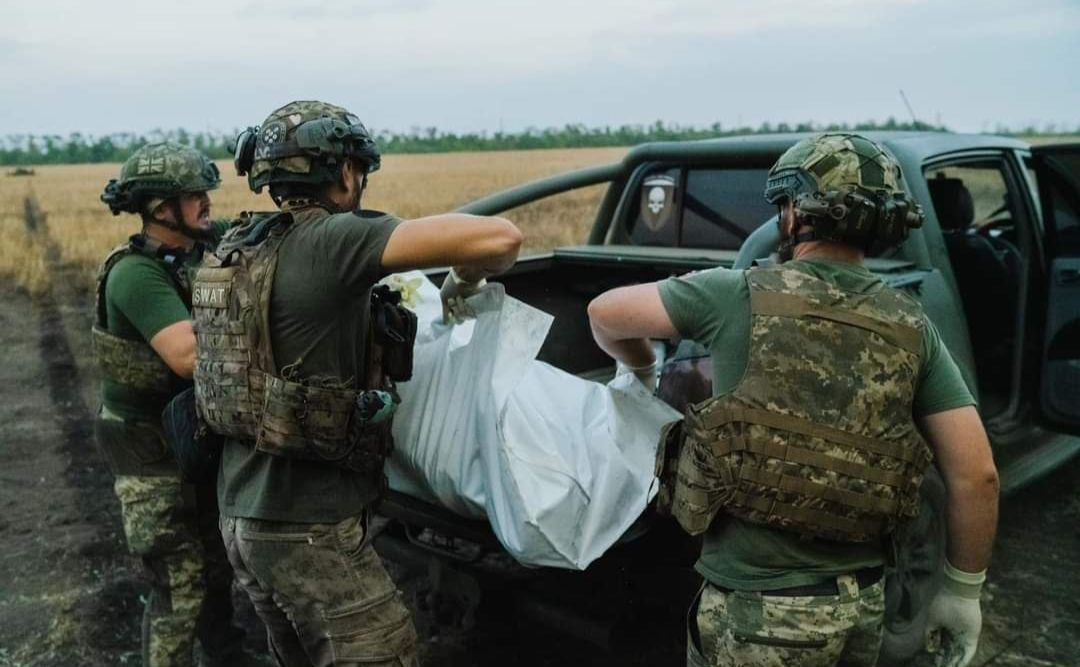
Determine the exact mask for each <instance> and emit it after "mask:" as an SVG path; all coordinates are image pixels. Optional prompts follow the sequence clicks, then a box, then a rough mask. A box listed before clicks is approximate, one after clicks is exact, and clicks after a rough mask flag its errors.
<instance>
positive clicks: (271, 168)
mask: <svg viewBox="0 0 1080 667" xmlns="http://www.w3.org/2000/svg"><path fill="white" fill-rule="evenodd" d="M349 158H353V159H356V160H359V161H360V163H361V164H362V165H363V167H364V170H365V172H366V173H370V172H373V171H375V170H377V169H378V168H379V165H380V156H379V150H378V148H377V147H376V145H375V141H374V139H372V137H371V134H370V133H369V132H368V131H367V128H365V127H364V125H363V124H362V123H361V122H360V119H359V118H357V117H356V116H355V115H353V114H352V113H349V111H348V110H346V109H344V108H343V107H339V106H335V105H333V104H328V103H326V102H319V101H315V100H307V101H296V102H290V103H289V104H286V105H285V106H283V107H281V108H280V109H277V110H275V111H274V112H273V113H271V114H270V115H269V116H268V117H267V118H266V120H265V121H263V124H262V125H261V126H260V127H253V128H248V129H247V130H246V131H245V132H243V133H241V135H240V136H239V137H238V138H237V144H236V169H237V173H238V174H240V175H244V174H245V173H246V174H247V177H248V185H249V186H250V187H251V189H252V190H254V191H255V192H259V191H261V190H262V188H263V187H264V186H266V185H269V184H272V183H305V184H312V185H321V184H324V183H330V182H333V181H335V180H336V179H337V178H338V174H339V169H340V165H341V164H342V162H343V160H345V159H349Z"/></svg>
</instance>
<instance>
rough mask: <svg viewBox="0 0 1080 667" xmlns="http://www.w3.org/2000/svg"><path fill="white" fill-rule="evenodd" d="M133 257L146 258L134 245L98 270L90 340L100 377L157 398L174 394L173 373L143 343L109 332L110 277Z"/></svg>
mask: <svg viewBox="0 0 1080 667" xmlns="http://www.w3.org/2000/svg"><path fill="white" fill-rule="evenodd" d="M133 254H145V253H143V252H142V251H141V250H139V249H136V248H133V247H132V244H131V243H125V244H124V245H122V246H117V247H116V248H113V249H112V251H111V252H110V253H109V255H108V256H107V257H106V258H105V261H104V262H103V263H102V264H101V268H100V269H98V274H97V285H96V289H95V303H94V324H93V326H91V328H90V339H91V342H92V344H93V348H94V356H95V357H96V358H97V362H98V367H99V368H100V369H101V374H102V375H103V376H104V377H106V378H108V379H109V380H112V381H113V382H116V383H117V384H120V385H124V386H127V387H131V388H132V389H138V390H142V391H151V392H154V393H157V394H168V393H169V392H170V391H171V390H172V371H170V370H169V367H168V366H167V365H166V364H165V362H164V361H162V359H161V357H159V356H158V354H157V352H155V351H154V348H152V347H150V344H149V343H148V342H146V341H144V340H142V339H139V340H135V339H129V338H122V337H120V336H117V335H116V334H113V333H110V332H109V330H108V320H109V317H108V306H107V305H106V301H105V287H106V283H107V282H108V279H109V273H110V272H111V271H112V270H113V267H115V266H116V265H117V264H118V263H119V262H120V260H122V259H123V258H125V257H127V256H128V255H133Z"/></svg>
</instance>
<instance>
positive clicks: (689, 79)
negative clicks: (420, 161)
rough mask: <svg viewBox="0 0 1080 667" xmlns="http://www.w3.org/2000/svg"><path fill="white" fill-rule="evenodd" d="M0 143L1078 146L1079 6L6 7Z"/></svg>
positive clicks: (985, 1) (275, 1)
mask: <svg viewBox="0 0 1080 667" xmlns="http://www.w3.org/2000/svg"><path fill="white" fill-rule="evenodd" d="M5 5H6V6H5V7H4V18H3V19H2V21H0V93H2V97H3V100H4V102H3V104H0V135H10V134H17V133H35V134H43V133H59V134H67V133H69V132H73V131H80V132H84V133H90V134H102V133H108V132H119V131H135V132H145V131H147V130H150V129H153V128H158V127H160V128H177V127H185V128H188V129H190V130H216V131H227V130H232V129H234V128H238V127H243V126H246V125H254V124H258V123H259V122H261V121H262V119H263V118H264V117H265V116H266V115H267V114H268V113H269V112H270V111H271V110H272V109H273V108H275V107H277V106H280V105H281V104H284V103H285V102H288V101H290V100H293V99H311V98H315V99H324V100H326V101H329V102H334V103H336V104H341V105H343V106H346V107H348V108H349V109H350V110H352V111H353V112H354V113H356V114H357V115H358V116H360V117H361V119H362V120H363V121H364V122H365V123H366V124H367V125H368V126H369V128H371V129H374V130H394V131H407V130H409V129H411V128H414V127H429V126H436V127H439V128H440V129H444V130H450V131H456V132H461V131H480V130H487V131H495V130H498V129H500V128H501V129H505V130H507V131H518V130H521V129H524V128H526V127H529V126H534V127H548V126H559V125H563V124H566V123H584V124H586V125H591V126H592V125H605V124H611V125H619V124H625V123H651V122H652V121H655V120H658V119H660V120H663V121H665V122H672V123H680V124H690V125H708V124H711V123H714V122H720V123H722V124H724V125H726V126H733V125H736V124H750V125H757V124H759V123H761V122H762V121H770V122H772V123H777V122H790V123H794V122H800V121H807V120H808V121H815V122H819V123H827V122H841V121H848V122H854V121H860V120H866V119H876V120H884V119H885V118H887V117H888V116H895V117H897V118H898V119H908V118H910V116H909V114H908V112H907V111H906V109H905V107H904V105H903V101H902V100H901V98H900V94H899V90H900V89H903V90H904V92H905V93H906V94H907V97H908V99H909V101H910V102H911V105H912V107H913V108H914V110H915V112H916V114H917V115H918V117H919V118H920V119H921V120H926V121H929V122H938V121H940V122H942V123H944V124H946V125H948V126H949V127H951V128H953V129H956V130H961V131H980V130H993V128H994V127H995V126H996V125H997V124H998V123H1003V124H1005V125H1008V126H1012V127H1019V126H1023V125H1027V124H1029V123H1036V124H1038V125H1039V126H1042V125H1045V124H1047V123H1056V124H1058V125H1065V126H1068V127H1069V128H1071V129H1074V128H1076V127H1077V126H1078V125H1080V74H1078V66H1080V0H1028V1H1026V2H1004V1H1001V0H938V1H929V0H745V1H744V0H738V1H728V0H671V1H665V0H623V1H614V0H604V1H599V0H502V1H500V2H495V1H491V0H353V1H351V2H350V1H348V0H334V1H330V0H310V1H307V2H302V1H287V0H236V1H230V0H183V1H181V2H175V1H174V2H159V1H154V0H143V1H142V2H127V1H119V0H95V1H93V2H89V1H87V0H34V1H30V0H21V1H17V2H16V1H15V0H9V2H8V3H5Z"/></svg>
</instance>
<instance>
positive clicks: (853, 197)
mask: <svg viewBox="0 0 1080 667" xmlns="http://www.w3.org/2000/svg"><path fill="white" fill-rule="evenodd" d="M901 178H902V175H901V171H900V165H899V163H898V162H897V161H896V159H895V158H894V157H892V156H891V155H890V154H889V153H888V152H886V151H885V149H884V148H883V147H882V146H881V145H880V144H878V143H876V142H874V141H871V140H870V139H867V138H866V137H864V136H861V135H858V134H851V133H826V134H819V135H816V136H813V137H809V138H807V139H803V140H802V141H800V142H798V143H797V144H795V145H794V146H792V147H791V148H789V149H788V150H787V151H785V152H784V154H783V155H781V156H780V159H779V160H777V161H776V164H774V165H773V167H772V169H770V170H769V177H768V180H767V181H766V183H765V200H766V201H768V202H769V203H770V204H777V205H780V204H782V203H783V202H784V201H785V200H790V201H791V202H792V203H793V204H794V207H795V214H796V216H797V217H798V218H799V219H800V221H801V222H802V224H805V225H809V226H811V227H812V228H813V230H812V231H811V232H808V233H802V234H798V235H796V236H794V237H790V238H785V237H784V235H783V232H781V248H780V250H781V255H783V254H784V252H783V251H784V250H788V251H790V249H791V248H792V247H793V246H794V245H796V244H798V243H802V242H804V241H812V240H828V241H838V242H840V243H846V244H848V245H853V246H856V247H859V248H862V249H863V250H865V251H866V252H870V253H875V252H881V251H882V250H884V249H886V248H890V247H893V246H896V245H899V244H900V243H903V241H904V240H905V239H906V238H907V236H908V232H909V230H911V229H916V228H918V227H921V226H922V223H923V213H922V208H921V207H920V206H919V205H918V204H917V203H915V201H914V200H913V199H911V197H909V196H908V194H907V193H906V192H904V190H903V188H902V187H901Z"/></svg>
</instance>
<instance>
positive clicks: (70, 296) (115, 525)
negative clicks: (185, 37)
mask: <svg viewBox="0 0 1080 667" xmlns="http://www.w3.org/2000/svg"><path fill="white" fill-rule="evenodd" d="M24 222H25V225H26V230H27V232H28V233H30V234H31V235H32V236H34V238H36V239H37V240H38V242H39V243H40V245H41V247H42V248H43V254H44V259H45V262H46V267H47V269H48V273H49V280H48V282H47V285H46V287H45V289H44V290H43V291H41V292H40V293H38V294H36V295H35V296H34V297H33V310H34V312H35V314H36V315H37V334H38V335H37V347H38V351H39V355H40V359H41V363H42V365H43V368H44V376H45V378H44V379H45V388H46V389H47V393H48V398H49V403H50V405H49V406H48V408H47V409H49V410H51V412H52V415H53V422H54V423H55V424H56V427H57V428H58V430H59V435H60V443H59V444H58V445H57V446H55V447H53V448H52V449H53V452H54V455H55V456H59V457H60V458H61V459H62V460H63V462H64V463H63V466H64V467H63V470H64V472H63V477H64V482H65V484H64V486H65V487H66V489H64V491H66V493H67V494H68V499H67V500H66V501H65V502H57V503H55V504H53V505H50V507H49V508H48V509H47V511H46V514H45V516H44V517H43V519H44V521H43V523H44V524H45V525H47V526H49V530H52V531H55V533H56V537H58V538H61V540H62V542H61V543H62V544H63V545H64V546H61V547H58V548H55V549H54V550H53V552H52V553H50V554H49V558H50V560H54V561H55V563H56V565H55V567H56V569H57V570H59V571H60V572H61V573H62V575H63V576H64V579H67V580H68V584H69V586H70V590H69V591H68V594H67V595H66V596H64V598H63V599H62V601H61V602H59V604H58V605H57V608H56V609H55V611H56V615H55V617H54V620H53V623H52V626H51V629H50V635H49V637H48V638H46V640H45V646H44V647H43V648H45V649H47V650H48V652H49V653H50V654H53V656H51V657H57V658H60V661H61V662H68V663H71V664H74V663H72V662H71V661H74V662H77V663H78V664H115V662H116V660H117V659H118V658H119V657H120V656H122V655H125V654H127V655H130V654H131V651H132V649H134V648H137V642H138V631H137V629H136V616H137V610H136V609H135V607H136V605H137V599H138V588H139V586H138V584H137V582H136V580H135V577H134V576H133V572H132V571H131V567H130V566H131V563H130V562H128V558H127V557H126V553H125V549H124V544H123V538H122V535H121V531H120V521H119V507H118V504H117V503H116V501H115V498H114V496H113V493H112V476H111V474H110V473H109V471H108V467H107V465H106V463H105V461H104V460H103V458H102V456H101V455H100V454H99V452H98V450H97V447H96V445H95V443H94V435H93V419H94V416H93V412H92V410H91V408H90V407H89V405H88V404H87V401H86V399H85V397H84V393H83V387H84V384H85V383H86V382H87V381H92V380H93V377H88V376H87V373H85V372H84V370H85V368H86V363H85V361H84V363H83V369H84V370H80V363H79V362H80V360H86V359H87V358H88V357H89V351H88V345H87V341H88V338H89V337H88V336H87V337H86V339H82V340H79V339H75V340H73V337H72V336H71V335H69V329H71V330H77V331H89V329H90V321H89V317H88V316H87V313H88V310H89V309H88V308H87V305H88V304H89V303H90V299H88V295H87V294H86V293H85V292H80V290H79V287H80V285H81V281H80V280H79V278H78V277H77V272H76V270H75V269H73V268H72V267H69V266H66V265H65V264H64V261H63V256H62V253H61V250H60V247H59V245H58V244H57V242H56V240H55V238H53V236H52V235H51V234H50V233H49V227H48V221H47V216H46V214H45V212H44V211H43V210H42V208H41V206H40V204H39V203H38V201H37V199H36V198H35V197H34V196H33V194H30V195H29V196H27V197H26V198H25V200H24ZM73 343H74V344H73ZM89 375H91V376H92V375H93V373H92V372H91V373H90V374H89ZM43 408H45V406H43ZM43 444H44V443H43ZM61 656H63V657H61ZM48 660H49V658H46V661H48Z"/></svg>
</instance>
